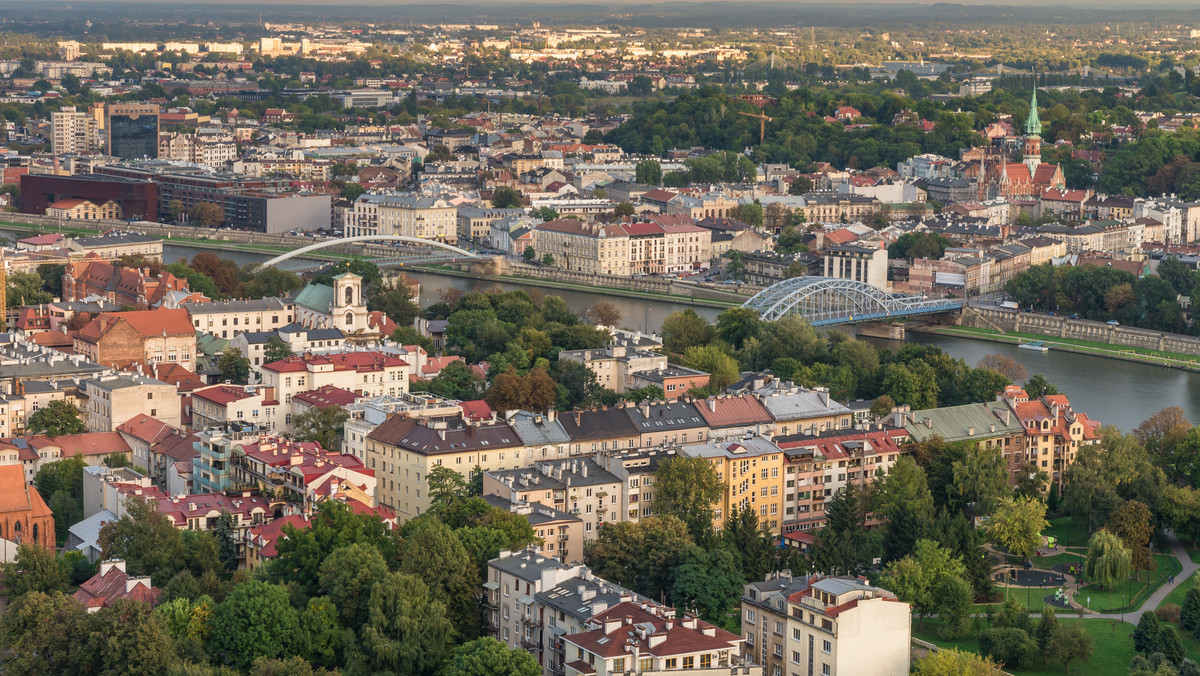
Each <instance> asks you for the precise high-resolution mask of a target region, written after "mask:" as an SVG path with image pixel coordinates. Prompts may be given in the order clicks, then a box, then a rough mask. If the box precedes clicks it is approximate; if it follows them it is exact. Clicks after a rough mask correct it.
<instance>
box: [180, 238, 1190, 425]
mask: <svg viewBox="0 0 1200 676" xmlns="http://www.w3.org/2000/svg"><path fill="white" fill-rule="evenodd" d="M200 251H207V249H197V248H192V247H181V246H176V245H168V246H166V247H164V249H163V258H164V260H166V261H167V262H171V261H174V260H177V259H179V258H181V257H186V258H189V259H190V258H191V257H192V256H194V255H195V254H196V253H199V252H200ZM217 253H218V255H220V256H221V257H223V258H230V259H233V260H235V261H237V262H238V263H239V264H245V263H249V262H259V261H263V260H266V256H264V255H261V254H253V253H245V252H239V251H219V252H217ZM312 263H313V262H312V261H311V260H305V259H298V258H296V259H291V260H289V261H287V262H286V263H284V267H288V266H289V265H291V266H293V267H307V266H310V265H312ZM406 272H407V273H408V274H411V275H413V276H414V277H416V278H417V279H418V280H420V282H421V303H422V304H423V305H425V304H429V303H432V302H436V301H437V299H438V297H439V295H440V292H441V290H442V289H447V288H453V289H460V290H463V291H472V290H484V289H492V288H497V287H499V288H501V289H504V290H506V291H507V290H513V289H522V290H525V291H530V292H533V293H542V294H551V295H556V296H562V297H563V299H564V300H565V301H567V305H568V306H570V307H571V309H573V310H575V311H577V312H582V311H584V310H586V309H587V308H589V307H591V306H592V305H595V304H596V303H598V302H599V301H601V300H606V301H608V302H610V303H612V304H613V305H615V306H616V307H617V309H619V310H620V311H621V315H622V318H623V319H622V322H621V323H622V325H624V326H626V327H628V328H631V329H639V330H642V331H658V330H659V328H660V327H661V325H662V322H663V320H664V319H666V317H667V315H669V314H671V313H672V312H675V311H677V310H683V309H686V308H688V307H692V306H688V305H683V304H679V303H670V302H664V301H649V300H642V299H635V298H622V297H618V296H605V295H602V294H596V293H589V292H584V291H570V290H560V289H545V288H540V287H534V286H526V285H523V284H510V283H496V282H490V281H475V280H471V279H465V278H462V277H446V276H443V275H435V274H430V273H424V272H415V273H414V272H412V271H406ZM692 309H694V310H695V311H696V312H697V314H699V315H700V316H702V317H704V318H706V319H709V320H712V319H715V318H716V316H717V314H718V313H719V312H720V310H718V309H716V308H706V307H693V308H692ZM870 340H871V341H872V342H874V343H876V344H877V345H881V346H886V347H891V348H896V347H899V345H900V343H898V342H897V341H887V340H877V339H870ZM908 340H909V341H910V342H915V343H930V344H934V345H937V346H938V347H941V348H942V349H943V350H945V351H946V353H948V354H950V355H951V356H953V357H956V358H961V359H963V360H965V361H966V362H967V364H969V365H971V366H974V365H975V364H976V363H978V362H979V360H980V359H981V358H982V357H983V356H984V355H988V354H996V353H999V354H1005V355H1008V356H1010V357H1013V358H1014V359H1016V360H1017V361H1019V362H1021V363H1022V364H1024V365H1025V368H1026V369H1028V371H1029V374H1030V375H1033V374H1035V373H1041V374H1043V375H1045V376H1046V377H1047V378H1048V379H1049V380H1050V382H1052V383H1054V384H1055V385H1057V386H1058V388H1059V389H1060V390H1061V391H1063V392H1065V393H1066V394H1067V395H1069V396H1070V398H1071V403H1072V405H1073V406H1074V407H1075V408H1076V410H1079V411H1085V412H1086V413H1087V414H1088V416H1089V417H1090V418H1092V419H1094V420H1099V421H1100V422H1101V423H1103V424H1106V425H1108V424H1111V425H1116V426H1117V427H1119V428H1121V429H1122V430H1125V431H1127V432H1128V431H1130V430H1133V429H1134V428H1135V427H1137V426H1138V425H1139V424H1141V422H1142V421H1143V420H1145V419H1146V418H1148V417H1150V416H1151V415H1152V414H1154V413H1155V412H1157V411H1159V410H1161V409H1163V408H1165V407H1167V406H1179V407H1180V408H1182V409H1183V410H1184V412H1185V413H1186V414H1187V417H1188V419H1189V420H1192V421H1195V422H1200V373H1193V372H1191V371H1183V370H1179V369H1167V368H1163V367H1160V366H1151V365H1148V364H1138V363H1135V362H1127V361H1120V360H1116V359H1105V358H1102V357H1093V356H1089V355H1084V354H1074V353H1070V352H1055V351H1053V350H1051V351H1049V352H1033V351H1030V350H1021V349H1018V348H1017V346H1015V345H1008V344H1004V343H991V342H987V341H980V340H971V339H968V338H961V337H957V336H939V335H932V334H921V333H911V334H909V337H908Z"/></svg>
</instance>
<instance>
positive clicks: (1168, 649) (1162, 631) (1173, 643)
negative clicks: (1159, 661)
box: [1158, 624, 1184, 664]
mask: <svg viewBox="0 0 1200 676" xmlns="http://www.w3.org/2000/svg"><path fill="white" fill-rule="evenodd" d="M1158 652H1160V653H1162V654H1163V656H1164V657H1166V658H1167V661H1168V662H1171V663H1172V664H1175V663H1177V662H1179V660H1181V659H1183V655H1184V652H1183V642H1182V641H1180V640H1179V632H1177V631H1175V627H1172V626H1171V625H1169V624H1163V625H1161V626H1160V627H1159V630H1158Z"/></svg>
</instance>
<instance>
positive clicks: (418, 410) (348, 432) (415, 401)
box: [342, 392, 462, 463]
mask: <svg viewBox="0 0 1200 676" xmlns="http://www.w3.org/2000/svg"><path fill="white" fill-rule="evenodd" d="M461 403H462V402H460V401H458V400H457V399H443V398H441V397H438V396H434V395H432V394H425V393H421V394H412V393H408V392H405V393H401V394H396V395H390V394H383V395H379V396H376V397H363V398H360V399H359V400H358V401H355V402H354V403H353V404H347V405H346V406H345V407H344V408H345V410H346V413H348V414H349V415H350V419H349V420H347V421H346V424H345V425H344V426H343V428H342V429H343V434H342V452H343V453H350V454H351V455H354V456H355V457H357V458H359V459H360V460H362V461H363V462H364V463H365V462H366V461H367V435H368V434H370V433H371V431H372V430H374V429H375V428H376V427H378V426H379V425H380V424H382V423H383V422H384V421H385V420H387V419H388V417H389V416H392V415H398V416H401V417H406V418H426V419H433V418H448V417H456V416H459V415H461V414H462V407H461V406H460V405H461Z"/></svg>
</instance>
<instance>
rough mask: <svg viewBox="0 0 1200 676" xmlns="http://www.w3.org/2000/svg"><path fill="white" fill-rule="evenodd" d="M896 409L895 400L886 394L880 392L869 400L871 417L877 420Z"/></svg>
mask: <svg viewBox="0 0 1200 676" xmlns="http://www.w3.org/2000/svg"><path fill="white" fill-rule="evenodd" d="M895 409H896V400H894V399H892V398H891V397H890V396H888V395H886V394H881V395H879V396H878V397H876V398H875V401H873V402H871V417H872V418H874V419H876V420H879V419H880V418H883V417H885V416H887V415H889V414H891V412H892V411H894V410H895Z"/></svg>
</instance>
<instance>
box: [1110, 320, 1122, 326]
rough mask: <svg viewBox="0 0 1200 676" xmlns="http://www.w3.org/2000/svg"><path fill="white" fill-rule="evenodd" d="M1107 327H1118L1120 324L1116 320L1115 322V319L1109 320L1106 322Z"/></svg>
mask: <svg viewBox="0 0 1200 676" xmlns="http://www.w3.org/2000/svg"><path fill="white" fill-rule="evenodd" d="M1108 325H1109V326H1120V325H1121V322H1119V321H1117V320H1115V319H1110V320H1108Z"/></svg>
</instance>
